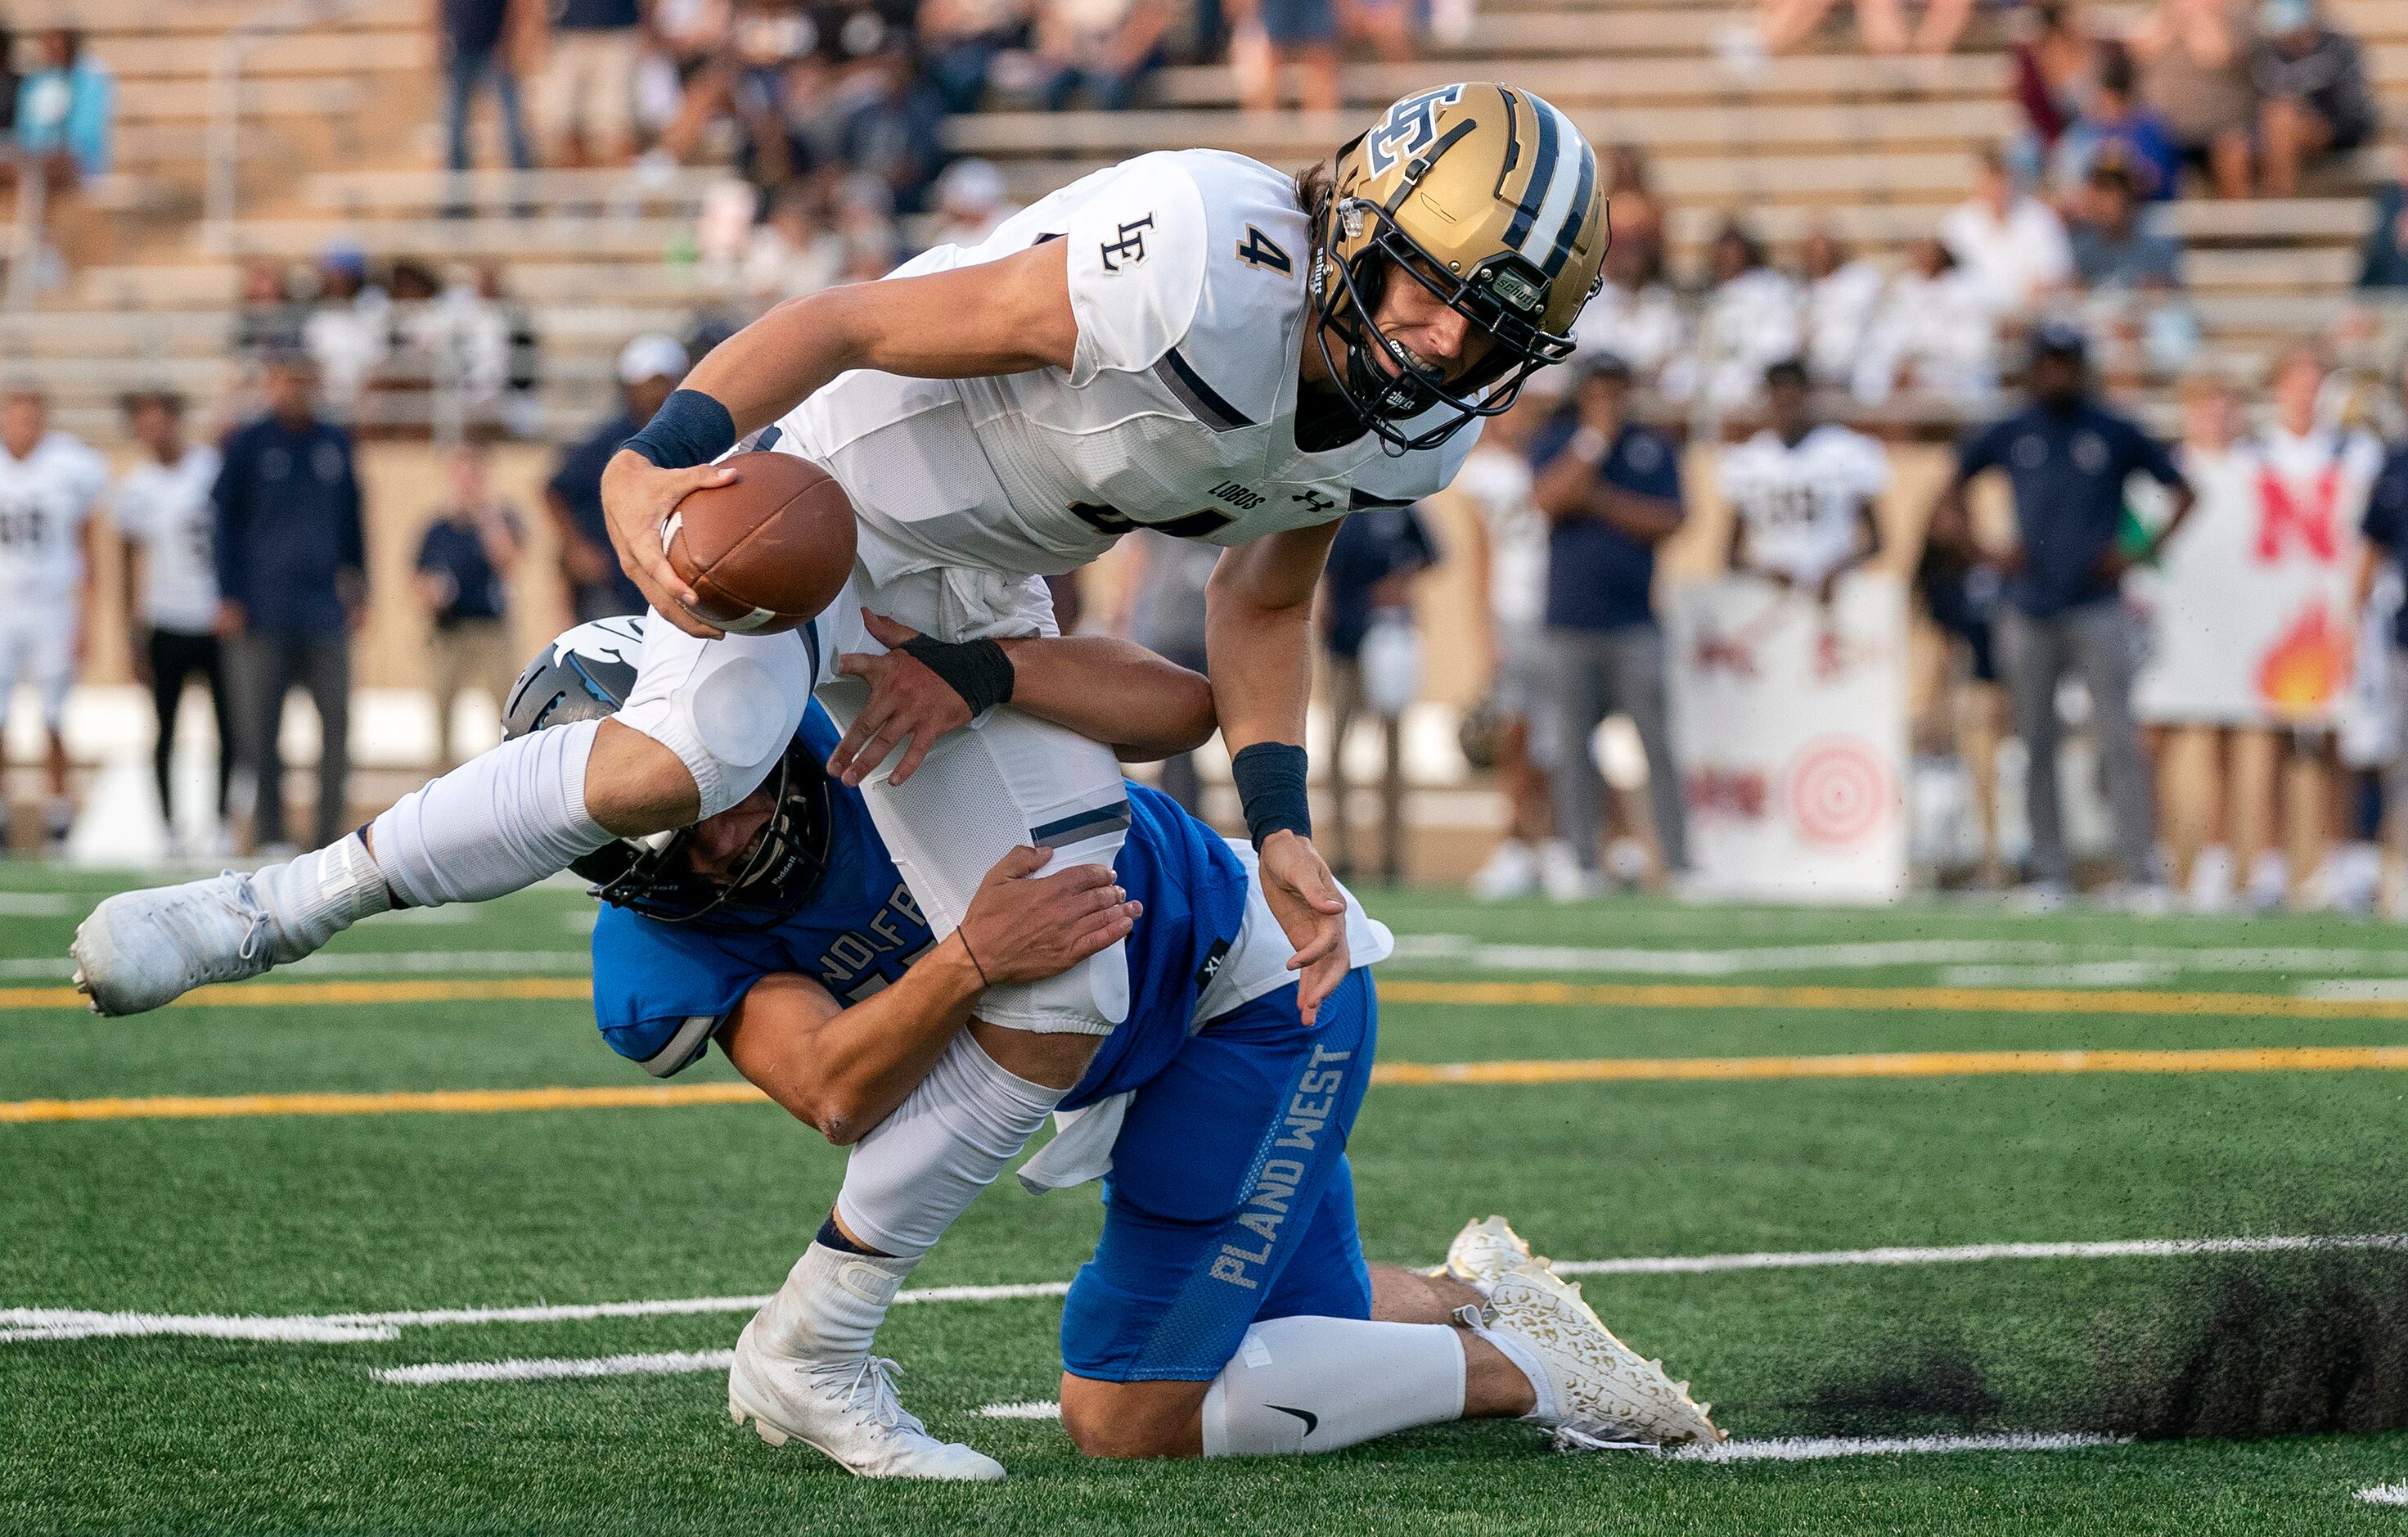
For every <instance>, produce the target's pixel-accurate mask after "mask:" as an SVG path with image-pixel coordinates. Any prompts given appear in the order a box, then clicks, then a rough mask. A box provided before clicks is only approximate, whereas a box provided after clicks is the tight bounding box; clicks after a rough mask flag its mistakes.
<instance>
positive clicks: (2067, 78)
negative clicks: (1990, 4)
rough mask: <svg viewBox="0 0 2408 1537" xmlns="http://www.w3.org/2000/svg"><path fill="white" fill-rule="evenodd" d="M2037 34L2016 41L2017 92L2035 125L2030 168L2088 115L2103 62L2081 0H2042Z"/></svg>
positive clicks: (2037, 13)
mask: <svg viewBox="0 0 2408 1537" xmlns="http://www.w3.org/2000/svg"><path fill="white" fill-rule="evenodd" d="M2031 15H2032V22H2033V28H2032V35H2031V36H2029V37H2028V38H2027V39H2025V40H2024V41H2023V42H2020V43H2018V44H2016V45H2015V51H2014V65H2013V69H2014V85H2013V89H2014V97H2015V104H2016V105H2017V106H2018V107H2020V108H2023V114H2024V122H2026V123H2027V124H2028V126H2029V131H2030V145H2031V149H2032V151H2034V152H2033V153H2032V154H2031V156H2030V160H2029V164H2028V165H2025V166H2022V167H2020V169H2022V170H2023V171H2024V172H2025V173H2026V174H2028V175H2029V174H2037V173H2038V171H2039V170H2040V167H2041V165H2042V164H2043V163H2044V162H2045V161H2046V159H2047V157H2048V154H2049V151H2052V150H2054V149H2056V148H2057V138H2058V137H2059V136H2061V135H2063V134H2064V132H2065V131H2066V129H2068V128H2070V127H2071V126H2072V125H2073V121H2074V120H2075V119H2076V118H2078V117H2080V116H2081V115H2082V104H2083V102H2084V101H2085V99H2087V98H2088V96H2089V94H2090V86H2091V80H2092V78H2093V75H2094V73H2095V72H2096V71H2097V69H2098V67H2099V42H2098V39H2097V38H2096V37H2094V36H2092V35H2091V31H2090V26H2089V22H2088V21H2087V19H2086V18H2085V17H2084V15H2083V14H2082V7H2081V6H2080V4H2079V0H2040V3H2039V4H2038V5H2035V6H2034V7H2032V10H2031Z"/></svg>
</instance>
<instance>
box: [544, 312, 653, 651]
mask: <svg viewBox="0 0 2408 1537" xmlns="http://www.w3.org/2000/svg"><path fill="white" fill-rule="evenodd" d="M685 370H686V353H685V348H684V347H683V346H682V345H681V344H680V342H679V341H678V339H677V338H675V337H667V336H662V335H660V334H659V333H658V332H653V333H652V334H649V335H646V336H640V337H638V338H635V339H634V340H633V341H630V342H628V343H627V345H626V346H624V347H623V348H621V349H620V350H619V409H617V410H616V411H614V412H612V413H611V415H610V418H609V421H607V422H604V423H602V424H600V425H598V426H596V427H595V429H594V431H593V432H592V434H590V435H589V436H588V437H586V438H585V439H584V440H583V441H581V442H580V443H577V444H576V445H574V446H573V447H571V448H569V449H567V450H566V451H565V452H563V453H562V454H561V456H560V467H559V469H558V470H557V471H555V472H554V473H553V475H552V479H551V481H548V482H546V483H545V485H544V488H543V505H544V510H545V511H547V512H549V513H551V514H552V527H553V530H554V531H555V532H556V533H557V534H558V535H559V537H560V574H561V578H562V580H563V581H565V582H566V583H567V584H568V593H569V603H570V606H571V607H572V608H573V609H574V610H576V613H577V622H578V623H579V624H581V625H584V624H590V623H592V622H593V621H595V620H596V619H608V618H609V617H611V616H612V615H614V614H623V613H642V612H643V611H644V610H645V609H646V608H647V607H648V606H649V605H648V604H646V602H645V601H644V594H643V591H642V589H640V588H638V586H637V585H636V584H635V582H633V581H631V580H629V578H628V576H627V573H626V572H625V571H624V570H622V569H621V568H620V566H619V556H618V553H617V552H616V551H614V550H613V549H611V547H610V524H609V519H607V518H605V517H604V516H603V515H602V471H603V468H604V467H606V466H608V465H609V463H610V456H611V455H612V454H614V453H616V452H619V446H620V445H621V444H623V443H624V442H625V441H626V440H627V439H628V438H633V437H634V436H636V434H637V433H638V432H641V431H642V430H643V427H644V424H645V423H647V422H650V421H651V420H652V413H653V412H654V411H656V410H659V409H661V402H662V401H664V400H667V398H668V397H669V393H670V392H671V391H673V390H675V389H676V388H677V387H678V381H680V380H681V379H683V378H685Z"/></svg>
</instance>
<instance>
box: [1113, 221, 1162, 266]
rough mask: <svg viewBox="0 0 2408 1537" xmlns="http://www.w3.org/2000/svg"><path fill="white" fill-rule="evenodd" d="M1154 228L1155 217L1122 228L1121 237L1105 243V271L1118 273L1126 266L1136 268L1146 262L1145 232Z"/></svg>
mask: <svg viewBox="0 0 2408 1537" xmlns="http://www.w3.org/2000/svg"><path fill="white" fill-rule="evenodd" d="M1153 227H1154V215H1152V214H1150V213H1149V214H1147V215H1146V216H1145V217H1144V218H1142V219H1132V220H1130V221H1129V222H1128V223H1125V224H1123V225H1122V226H1121V237H1120V238H1119V239H1117V240H1107V241H1105V242H1104V243H1103V247H1102V255H1103V260H1104V270H1105V271H1107V272H1118V271H1119V270H1120V269H1121V268H1123V267H1125V266H1137V264H1138V263H1140V262H1142V261H1144V260H1145V232H1146V231H1147V230H1150V229H1152V228H1153Z"/></svg>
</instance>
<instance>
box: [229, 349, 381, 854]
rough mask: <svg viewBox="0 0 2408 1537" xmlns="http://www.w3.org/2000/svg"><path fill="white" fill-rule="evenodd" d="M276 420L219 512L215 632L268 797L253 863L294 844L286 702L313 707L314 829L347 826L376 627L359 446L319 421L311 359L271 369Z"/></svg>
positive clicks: (259, 803) (275, 363) (233, 464)
mask: <svg viewBox="0 0 2408 1537" xmlns="http://www.w3.org/2000/svg"><path fill="white" fill-rule="evenodd" d="M262 383H263V393H264V394H265V397H266V402H267V411H266V414H265V415H263V416H261V417H259V418H258V419H257V420H255V421H252V422H251V423H249V424H246V425H244V426H240V427H237V428H236V429H235V431H234V432H233V433H231V434H229V435H228V436H227V438H226V440H225V447H224V450H223V452H224V457H225V463H224V467H223V468H222V470H221V471H220V473H219V475H218V481H217V486H216V488H215V490H214V491H213V492H212V494H211V499H212V500H213V501H214V502H215V503H216V505H217V541H216V542H217V548H216V556H217V567H218V593H219V600H218V620H217V632H218V635H219V636H220V638H221V639H225V640H226V641H228V642H229V643H230V644H229V648H228V649H229V652H230V659H231V661H232V664H233V666H232V672H233V676H234V680H235V697H236V709H237V711H238V713H239V715H240V718H241V720H242V722H243V726H244V729H243V731H242V733H241V736H242V744H243V745H242V758H243V762H244V763H245V764H246V765H247V766H248V767H249V768H250V769H251V775H252V778H253V780H254V782H255V783H256V784H257V787H258V797H257V800H256V802H255V804H254V811H253V814H252V819H251V844H252V849H253V852H263V851H265V852H271V853H274V852H280V851H282V850H284V849H286V848H289V847H290V845H289V843H288V842H287V838H286V831H285V827H286V819H285V809H284V754H283V748H282V746H281V745H280V743H279V740H278V739H279V736H280V734H281V725H282V722H283V719H284V698H285V696H286V695H287V694H289V693H290V692H292V690H294V688H296V687H299V688H306V689H308V691H309V698H310V702H311V703H313V704H314V705H316V706H317V710H318V722H319V748H318V829H317V842H316V843H315V844H314V845H312V846H313V847H323V846H325V845H326V844H328V843H332V842H333V841H334V840H336V839H337V838H340V837H341V836H342V835H343V832H344V830H345V829H346V828H347V827H349V826H351V823H350V820H349V808H348V805H347V800H348V796H349V791H350V785H351V632H352V631H354V630H356V629H357V628H358V627H359V626H360V625H361V624H362V623H363V622H364V621H365V620H366V617H367V602H366V598H367V551H366V539H365V537H364V535H363V534H362V531H361V516H360V485H359V481H358V479H357V477H356V475H355V474H354V471H353V468H352V452H351V434H350V433H349V432H348V431H346V430H344V429H343V428H342V427H340V426H337V424H334V423H332V422H329V421H326V420H325V419H323V418H322V417H320V416H319V415H318V414H317V412H316V390H317V383H318V381H317V371H316V369H315V368H314V367H312V366H311V365H310V363H309V360H308V358H307V357H305V356H302V355H299V354H295V353H290V352H284V353H278V354H275V355H273V356H271V357H270V358H269V359H268V361H267V366H266V368H265V376H264V378H263V381H262Z"/></svg>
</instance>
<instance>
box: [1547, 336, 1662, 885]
mask: <svg viewBox="0 0 2408 1537" xmlns="http://www.w3.org/2000/svg"><path fill="white" fill-rule="evenodd" d="M1574 399H1575V402H1576V404H1577V407H1578V426H1577V428H1576V429H1575V430H1574V432H1573V433H1572V435H1571V437H1570V439H1569V440H1567V441H1566V442H1564V443H1563V444H1562V445H1561V447H1560V448H1559V449H1557V451H1556V452H1555V453H1553V454H1552V455H1548V456H1542V457H1541V463H1540V465H1539V468H1538V475H1537V481H1536V483H1535V485H1534V486H1533V489H1532V495H1533V496H1534V497H1535V498H1536V499H1537V501H1538V504H1539V507H1540V510H1541V511H1543V512H1545V513H1546V514H1547V517H1548V520H1549V524H1550V531H1549V534H1548V539H1547V606H1546V666H1545V678H1546V695H1547V697H1546V703H1545V705H1544V706H1543V709H1544V711H1545V712H1546V715H1547V725H1546V726H1545V734H1546V738H1547V740H1548V742H1549V743H1550V744H1551V745H1552V747H1553V748H1554V758H1555V761H1554V762H1553V763H1552V764H1551V765H1550V766H1549V767H1550V768H1552V769H1553V771H1554V788H1555V837H1554V838H1553V839H1552V840H1549V841H1548V843H1547V844H1546V845H1545V847H1544V848H1542V849H1541V851H1540V859H1539V866H1540V869H1539V878H1540V882H1541V884H1542V885H1543V886H1544V887H1545V889H1546V893H1547V895H1548V896H1549V897H1551V898H1555V900H1557V901H1578V900H1581V899H1582V898H1588V897H1594V896H1597V895H1598V894H1600V893H1601V892H1602V891H1603V890H1604V887H1605V882H1604V878H1603V877H1602V876H1601V875H1600V874H1599V873H1598V833H1599V832H1600V831H1601V830H1602V827H1603V822H1604V814H1605V782H1604V781H1603V779H1602V778H1600V777H1599V775H1598V770H1597V760H1596V756H1595V754H1593V752H1592V751H1591V748H1590V740H1591V739H1592V738H1593V737H1594V736H1595V735H1596V733H1597V728H1598V725H1599V723H1601V722H1602V721H1604V720H1605V718H1606V717H1607V716H1609V715H1613V714H1617V713H1618V714H1626V715H1628V716H1629V717H1630V722H1631V725H1634V726H1636V727H1637V728H1638V731H1639V740H1640V743H1641V746H1642V747H1643V748H1644V749H1645V750H1646V754H1647V794H1648V800H1649V803H1650V805H1651V806H1652V808H1653V810H1654V813H1655V823H1656V848H1657V851H1658V853H1659V854H1660V855H1662V857H1663V868H1664V871H1665V873H1666V874H1667V875H1668V876H1669V877H1670V879H1672V880H1674V881H1675V882H1677V881H1678V880H1679V879H1680V878H1681V877H1682V876H1683V875H1684V874H1685V872H1686V871H1687V869H1688V866H1689V840H1688V820H1687V813H1686V812H1685V811H1684V808H1683V804H1682V785H1681V773H1680V768H1679V766H1678V765H1677V764H1676V763H1675V762H1674V761H1673V758H1672V744H1671V735H1670V720H1669V719H1668V717H1667V714H1666V710H1665V682H1664V637H1663V633H1662V632H1661V631H1660V630H1658V629H1657V628H1656V610H1655V600H1654V596H1653V594H1652V591H1651V589H1652V588H1653V586H1654V584H1655V580H1656V546H1657V545H1659V544H1661V543H1663V542H1664V540H1666V539H1670V538H1671V536H1672V535H1673V534H1674V533H1676V532H1678V531H1679V529H1680V526H1681V467H1680V454H1679V451H1678V450H1677V449H1676V448H1675V447H1674V445H1673V444H1672V442H1671V440H1670V438H1665V437H1664V436H1663V435H1662V434H1660V433H1657V432H1655V431H1653V430H1652V429H1650V428H1647V427H1644V426H1641V425H1640V424H1637V423H1635V422H1633V421H1631V420H1630V409H1629V408H1630V369H1629V368H1628V366H1626V365H1625V364H1623V363H1622V362H1621V360H1620V359H1618V358H1613V357H1604V358H1599V359H1597V360H1596V361H1594V362H1592V363H1591V364H1590V365H1589V366H1588V371H1587V373H1586V374H1585V375H1584V377H1583V378H1582V380H1581V381H1580V383H1579V385H1578V386H1577V393H1576V395H1575V396H1574Z"/></svg>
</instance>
